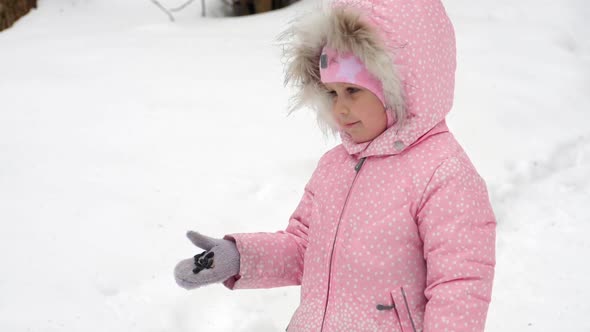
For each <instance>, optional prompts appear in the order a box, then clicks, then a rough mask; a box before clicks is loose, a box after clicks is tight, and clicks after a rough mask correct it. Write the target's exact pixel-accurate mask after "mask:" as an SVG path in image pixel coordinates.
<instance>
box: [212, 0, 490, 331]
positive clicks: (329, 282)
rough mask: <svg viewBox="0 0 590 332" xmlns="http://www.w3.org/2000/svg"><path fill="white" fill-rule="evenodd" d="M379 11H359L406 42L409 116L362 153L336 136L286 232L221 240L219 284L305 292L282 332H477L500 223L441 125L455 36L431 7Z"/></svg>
mask: <svg viewBox="0 0 590 332" xmlns="http://www.w3.org/2000/svg"><path fill="white" fill-rule="evenodd" d="M380 3H381V4H383V6H386V7H382V8H380V7H379V6H378V5H377V6H376V5H375V3H374V2H371V1H365V2H363V1H360V2H358V3H357V5H358V6H359V7H360V8H367V6H369V5H371V6H372V7H371V8H372V10H380V13H382V14H383V15H381V17H380V18H378V19H374V23H373V24H376V25H377V26H379V27H381V29H382V30H381V31H387V33H394V34H395V38H396V40H397V42H404V48H403V49H400V50H398V53H396V65H397V66H398V68H401V75H402V78H403V82H404V87H405V89H406V91H405V93H406V103H407V105H408V112H409V114H410V117H409V118H408V120H407V121H406V122H405V123H404V125H403V127H397V126H393V127H390V128H389V129H388V130H386V131H385V132H384V133H382V134H381V135H380V136H378V137H377V138H375V139H374V140H373V141H371V142H368V143H364V144H355V143H353V142H352V141H351V140H350V139H349V138H348V137H347V136H346V135H345V134H342V135H341V137H342V144H341V145H339V146H337V147H335V148H334V149H332V150H331V151H329V152H327V153H326V154H325V155H324V156H323V157H322V158H321V159H320V161H319V163H318V166H317V168H316V170H315V171H314V173H313V175H312V177H311V179H310V180H309V182H308V184H307V186H306V187H305V192H304V195H303V198H302V199H301V202H300V203H299V205H298V206H297V208H296V209H295V212H294V213H293V215H292V216H291V218H290V220H289V223H288V225H287V227H286V229H285V230H284V231H278V232H274V233H248V234H229V235H226V236H225V238H226V239H231V240H234V241H235V242H236V244H237V248H238V250H239V252H240V273H239V275H237V276H235V277H233V278H230V279H228V280H227V281H225V282H224V284H225V285H226V286H227V287H228V288H230V289H240V288H271V287H281V286H289V285H301V299H300V305H299V307H298V308H297V310H296V312H295V313H294V315H293V317H292V319H291V321H290V323H289V326H288V331H289V332H303V331H309V332H312V331H313V332H318V331H323V332H343V331H344V332H348V331H399V332H402V331H403V332H416V331H425V332H439V331H483V330H484V326H485V320H486V314H487V311H488V305H489V302H490V297H491V291H492V281H493V276H494V266H495V228H496V222H495V217H494V214H493V211H492V208H491V206H490V202H489V198H488V194H487V191H486V185H485V183H484V181H483V180H482V179H481V177H480V176H479V175H478V173H477V171H476V170H475V168H474V167H473V165H472V164H471V162H470V160H469V159H468V157H467V155H466V154H465V152H464V151H463V149H462V148H461V146H460V145H459V143H457V141H456V140H455V138H454V136H453V135H452V134H451V133H450V132H449V130H448V128H447V126H446V123H445V116H446V115H447V113H448V112H449V110H450V109H451V106H452V100H453V89H454V73H455V39H454V38H455V37H454V32H453V28H452V25H451V24H450V21H449V20H448V17H447V15H446V12H445V11H444V8H443V7H442V4H441V3H440V1H438V0H422V1H420V0H417V1H409V0H406V1H401V0H390V1H384V2H380ZM363 4H365V5H363ZM363 6H365V7H363ZM402 18H403V19H402ZM396 22H397V23H396ZM400 25H401V26H402V27H401V28H400ZM386 37H387V35H386Z"/></svg>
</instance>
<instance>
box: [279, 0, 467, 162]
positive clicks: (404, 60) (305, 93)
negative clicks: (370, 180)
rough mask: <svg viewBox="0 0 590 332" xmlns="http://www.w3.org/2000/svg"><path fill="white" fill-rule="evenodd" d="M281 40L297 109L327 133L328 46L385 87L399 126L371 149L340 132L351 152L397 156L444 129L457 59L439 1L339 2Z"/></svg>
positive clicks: (297, 24) (308, 16) (330, 127)
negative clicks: (324, 56) (324, 74)
mask: <svg viewBox="0 0 590 332" xmlns="http://www.w3.org/2000/svg"><path fill="white" fill-rule="evenodd" d="M281 40H282V41H283V49H284V55H285V59H286V68H285V83H286V84H291V85H293V86H295V88H296V93H295V95H294V96H293V100H292V107H291V110H295V109H298V108H301V107H310V108H312V109H314V110H316V111H317V115H318V122H319V124H320V126H321V127H322V129H323V130H324V131H330V130H331V131H337V127H336V125H335V124H334V122H333V120H332V117H331V115H330V107H331V103H330V98H329V97H328V95H327V93H326V90H325V88H324V87H323V85H322V84H321V81H320V71H319V59H320V55H321V51H322V48H323V47H324V46H325V45H327V46H329V47H331V48H334V49H336V50H338V51H339V52H342V53H344V52H352V53H354V54H355V55H356V56H357V57H359V58H360V59H361V60H362V61H363V62H364V64H365V66H366V67H367V69H368V70H369V72H371V73H372V74H373V75H374V76H375V77H377V78H378V79H379V80H381V82H382V84H383V90H384V97H385V101H386V104H387V105H386V106H387V107H388V108H389V109H390V110H393V114H394V115H395V117H396V120H397V122H396V123H395V124H394V125H393V126H392V127H391V128H389V129H388V130H386V131H385V132H384V133H383V134H381V135H380V136H379V137H377V138H375V139H374V140H373V141H371V142H366V143H360V144H355V143H354V142H352V140H351V139H350V137H348V136H347V135H346V134H345V133H340V134H341V137H342V141H343V144H344V146H345V147H346V148H347V150H348V152H349V153H351V154H359V155H361V156H369V155H390V154H397V153H399V152H401V151H403V150H405V149H407V148H408V147H410V146H411V145H413V144H414V143H416V142H417V141H418V140H419V139H420V138H424V136H425V134H426V133H429V132H433V131H434V132H437V131H440V130H444V129H445V128H446V126H445V125H444V118H445V116H446V114H447V113H448V112H449V111H450V109H451V107H452V103H453V92H454V81H455V67H456V58H455V57H456V52H455V35H454V30H453V26H452V24H451V22H450V20H449V18H448V16H447V14H446V12H445V9H444V7H443V5H442V3H441V1H440V0H372V1H371V0H352V1H350V0H335V1H332V2H331V4H330V5H329V6H328V7H327V8H321V9H318V10H316V11H315V12H314V13H311V14H309V13H307V14H305V15H302V16H301V18H299V19H297V20H295V21H294V22H293V24H292V25H291V27H290V28H289V29H288V30H287V31H285V32H284V33H283V34H282V36H281ZM435 127H436V128H435ZM441 128H442V129H441ZM433 129H434V130H433Z"/></svg>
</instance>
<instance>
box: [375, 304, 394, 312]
mask: <svg viewBox="0 0 590 332" xmlns="http://www.w3.org/2000/svg"><path fill="white" fill-rule="evenodd" d="M391 309H395V305H383V304H378V305H377V310H379V311H381V310H391Z"/></svg>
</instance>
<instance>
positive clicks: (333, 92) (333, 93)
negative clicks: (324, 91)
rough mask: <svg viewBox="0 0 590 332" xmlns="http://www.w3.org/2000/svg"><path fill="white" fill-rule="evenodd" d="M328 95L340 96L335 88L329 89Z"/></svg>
mask: <svg viewBox="0 0 590 332" xmlns="http://www.w3.org/2000/svg"><path fill="white" fill-rule="evenodd" d="M328 95H329V96H330V97H336V96H338V94H337V93H336V91H334V90H332V91H328Z"/></svg>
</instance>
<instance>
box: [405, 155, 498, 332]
mask: <svg viewBox="0 0 590 332" xmlns="http://www.w3.org/2000/svg"><path fill="white" fill-rule="evenodd" d="M417 217H418V218H417V222H418V226H419V232H420V237H421V238H422V241H423V243H424V259H425V260H426V271H427V273H426V290H425V292H424V293H425V296H426V299H427V303H426V309H425V315H424V332H437V331H461V332H467V331H483V330H484V328H485V320H486V316H487V311H488V306H489V303H490V300H491V293H492V283H493V278H494V267H495V241H496V220H495V217H494V213H493V211H492V207H491V204H490V201H489V197H488V193H487V189H486V185H485V183H484V181H483V179H482V178H481V177H480V176H479V175H478V174H477V172H476V170H475V168H474V167H473V166H472V164H471V162H470V161H469V160H468V158H467V156H466V155H465V154H464V153H463V154H462V155H460V156H458V157H454V158H451V159H448V160H446V161H445V162H444V163H443V164H442V165H440V166H439V168H438V169H437V170H436V172H435V173H434V175H433V176H432V178H431V180H430V182H429V183H428V185H427V187H426V190H425V192H424V195H423V198H422V200H421V204H420V206H419V211H418V213H417Z"/></svg>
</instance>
